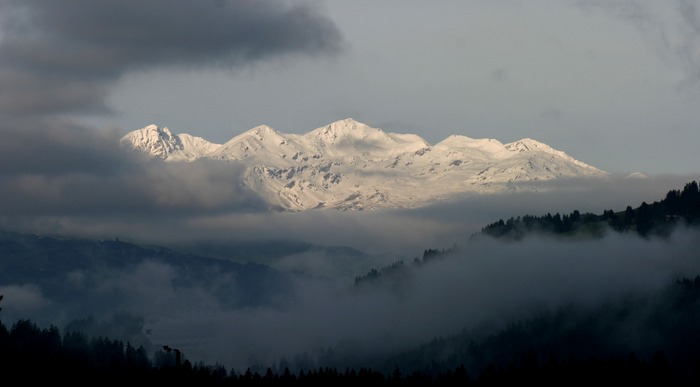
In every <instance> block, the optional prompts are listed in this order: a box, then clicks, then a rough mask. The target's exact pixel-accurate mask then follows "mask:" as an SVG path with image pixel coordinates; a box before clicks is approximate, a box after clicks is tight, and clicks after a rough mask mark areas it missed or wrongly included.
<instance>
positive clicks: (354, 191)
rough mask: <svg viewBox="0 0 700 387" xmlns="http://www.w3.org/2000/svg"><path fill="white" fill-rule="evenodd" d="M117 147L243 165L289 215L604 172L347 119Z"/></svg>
mask: <svg viewBox="0 0 700 387" xmlns="http://www.w3.org/2000/svg"><path fill="white" fill-rule="evenodd" d="M122 144H123V145H125V146H129V147H131V148H132V149H136V150H139V151H143V152H147V153H149V154H151V155H153V156H154V157H159V158H161V159H163V160H166V161H171V162H187V161H192V160H196V159H201V158H208V159H213V160H221V162H229V163H242V164H244V165H245V166H246V168H247V169H246V170H247V173H246V175H245V182H244V183H245V184H246V185H247V186H249V187H250V188H251V189H253V190H255V191H256V192H258V193H259V194H260V195H262V196H263V197H264V198H266V199H267V200H268V202H269V203H270V205H271V206H273V207H278V208H282V209H286V210H292V211H298V210H306V209H312V208H337V209H353V210H359V209H376V208H387V207H393V208H414V207H420V206H423V205H426V204H429V203H435V202H436V201H439V200H445V199H449V198H452V197H455V196H458V195H461V194H465V193H470V192H476V193H493V192H499V191H503V190H513V189H524V188H523V186H521V185H520V184H519V183H528V182H532V181H542V180H551V179H557V178H562V177H595V176H604V175H607V173H606V172H603V171H601V170H599V169H597V168H595V167H592V166H590V165H588V164H585V163H583V162H581V161H578V160H576V159H574V158H572V157H571V156H569V155H567V154H566V153H564V152H562V151H559V150H556V149H553V148H551V147H550V146H548V145H546V144H543V143H541V142H538V141H535V140H533V139H529V138H526V139H522V140H520V141H516V142H512V143H509V144H503V143H501V142H499V141H498V140H494V139H473V138H469V137H466V136H460V135H453V136H450V137H448V138H446V139H445V140H443V141H441V142H440V143H438V144H435V145H431V144H429V143H428V142H427V141H425V140H424V139H422V138H421V137H419V136H417V135H414V134H397V133H386V132H384V131H382V130H381V129H378V128H372V127H370V126H367V125H365V124H363V123H360V122H357V121H355V120H353V119H345V120H340V121H336V122H333V123H331V124H329V125H326V126H323V127H320V128H317V129H315V130H312V131H310V132H308V133H306V134H284V133H280V132H278V131H276V130H274V129H273V128H270V127H269V126H265V125H262V126H257V127H255V128H253V129H250V130H248V131H247V132H245V133H242V134H240V135H238V136H236V137H234V138H232V139H231V140H229V141H228V142H226V143H224V144H214V143H211V142H208V141H206V140H204V139H202V138H200V137H194V136H190V135H188V134H173V133H171V132H170V130H169V129H168V128H160V127H158V126H156V125H149V126H146V127H144V128H142V129H138V130H135V131H133V132H130V133H128V134H127V135H126V136H124V137H123V138H122ZM232 183H233V182H232Z"/></svg>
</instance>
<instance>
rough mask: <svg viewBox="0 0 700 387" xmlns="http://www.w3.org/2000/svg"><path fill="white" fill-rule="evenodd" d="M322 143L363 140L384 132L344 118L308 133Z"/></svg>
mask: <svg viewBox="0 0 700 387" xmlns="http://www.w3.org/2000/svg"><path fill="white" fill-rule="evenodd" d="M308 134H309V135H310V136H312V137H316V138H318V139H319V140H321V141H323V142H324V143H328V144H335V143H338V142H340V141H342V140H344V139H347V138H352V139H365V138H368V137H370V136H373V135H382V134H384V132H383V131H382V130H381V129H378V128H371V127H369V126H368V125H365V124H363V123H361V122H358V121H355V120H354V119H352V118H346V119H344V120H339V121H335V122H332V123H330V124H328V125H326V126H322V127H320V128H318V129H316V130H313V131H311V132H309V133H308Z"/></svg>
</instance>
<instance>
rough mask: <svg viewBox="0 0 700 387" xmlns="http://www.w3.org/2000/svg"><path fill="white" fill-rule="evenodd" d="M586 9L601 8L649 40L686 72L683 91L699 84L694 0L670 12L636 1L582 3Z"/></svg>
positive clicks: (699, 36)
mask: <svg viewBox="0 0 700 387" xmlns="http://www.w3.org/2000/svg"><path fill="white" fill-rule="evenodd" d="M577 4H578V5H579V6H581V7H582V8H583V9H586V10H595V9H601V10H604V11H605V12H609V13H610V14H612V15H614V16H616V17H619V18H621V19H623V20H626V21H628V22H630V23H632V25H634V27H635V28H637V29H638V30H639V31H640V32H642V33H643V34H644V36H645V37H647V39H648V40H649V42H650V44H652V45H653V47H654V48H655V49H656V51H657V52H658V53H659V55H660V56H661V57H662V58H664V59H665V60H666V61H667V62H669V63H671V64H672V65H674V66H678V67H679V68H680V69H681V70H682V71H683V73H684V79H683V80H682V81H681V83H680V84H679V87H680V88H681V89H684V88H688V87H695V86H697V85H698V84H699V82H700V8H698V4H697V2H696V1H695V0H676V1H675V7H672V8H671V12H670V13H668V12H657V11H658V10H657V9H654V7H655V6H657V4H653V3H648V2H640V1H637V0H625V1H616V2H610V1H599V0H579V1H577Z"/></svg>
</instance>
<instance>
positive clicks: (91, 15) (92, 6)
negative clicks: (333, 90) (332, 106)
mask: <svg viewBox="0 0 700 387" xmlns="http://www.w3.org/2000/svg"><path fill="white" fill-rule="evenodd" d="M0 9H2V15H1V16H0V18H1V19H0V25H2V26H3V31H2V41H1V42H0V83H2V85H3V88H2V90H0V106H1V107H2V112H4V113H8V112H10V113H13V114H38V113H42V114H44V113H65V112H71V111H72V112H76V111H78V112H85V111H104V110H107V109H108V108H107V106H105V104H104V96H105V90H106V89H105V86H106V84H107V83H109V82H112V81H115V80H117V79H119V78H120V77H121V76H122V75H124V74H125V73H127V72H129V71H134V70H146V69H150V68H154V67H174V68H193V67H194V68H203V67H216V68H237V67H240V66H244V65H247V64H250V63H253V62H256V61H259V60H264V59H270V58H275V57H281V56H284V55H289V54H304V55H313V54H331V55H332V54H335V53H338V52H339V51H340V50H341V48H342V45H343V39H342V37H341V35H340V32H339V30H338V29H337V28H336V26H335V25H334V24H333V23H332V22H331V21H330V20H329V19H328V18H326V17H325V16H323V15H322V14H321V13H320V12H318V10H317V9H316V8H314V7H312V6H311V5H308V4H305V3H289V2H282V1H272V2H265V3H258V2H252V1H222V0H206V1H197V2H191V1H182V0H177V1H169V2H167V3H163V2H160V1H155V0H146V1H140V0H139V1H131V0H129V1H100V2H94V1H89V0H71V1H68V2H46V1H14V0H3V1H2V3H0Z"/></svg>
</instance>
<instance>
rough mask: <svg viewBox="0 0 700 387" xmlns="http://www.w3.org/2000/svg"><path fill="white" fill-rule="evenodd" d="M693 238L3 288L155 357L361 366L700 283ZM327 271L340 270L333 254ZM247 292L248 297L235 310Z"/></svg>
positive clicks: (98, 274)
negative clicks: (361, 265) (416, 262)
mask: <svg viewBox="0 0 700 387" xmlns="http://www.w3.org/2000/svg"><path fill="white" fill-rule="evenodd" d="M698 237H700V232H699V231H698V230H697V229H678V230H676V231H675V232H674V233H673V234H671V235H670V236H669V237H668V238H649V239H643V238H640V237H638V236H635V235H633V234H619V233H614V232H610V233H607V234H606V236H604V237H603V238H600V239H590V240H577V241H565V240H559V239H554V238H550V237H546V236H542V235H533V236H528V237H526V238H525V239H523V240H521V241H519V242H508V243H506V242H502V241H499V240H496V239H492V238H477V239H473V240H472V241H470V242H469V243H466V244H463V245H460V248H459V249H458V250H457V252H456V253H454V254H451V255H447V256H444V257H442V258H440V259H434V260H431V261H430V262H428V263H425V264H423V265H420V266H415V267H414V266H412V265H410V264H408V262H407V270H405V271H404V272H403V273H402V275H401V276H399V277H394V278H392V279H391V280H390V281H379V282H377V283H375V284H374V285H372V286H362V287H356V286H354V285H353V283H352V282H351V281H345V280H338V278H333V277H330V276H318V275H308V273H306V274H305V273H294V274H290V273H289V272H284V273H282V272H277V274H275V272H273V271H270V272H269V275H267V276H258V277H255V278H257V279H256V280H254V281H252V282H248V283H247V284H246V283H243V282H241V281H243V280H245V279H246V278H253V277H250V274H249V275H247V276H246V277H236V276H235V275H232V273H231V272H229V271H220V270H213V269H212V270H206V271H203V272H205V273H206V275H204V276H202V277H201V278H200V279H199V280H195V279H194V278H195V277H193V276H192V275H191V274H189V275H188V274H187V273H191V271H192V270H195V269H194V268H195V267H196V265H195V264H194V261H192V262H189V263H187V265H186V266H185V267H189V269H187V270H185V271H183V267H182V266H180V265H179V264H176V263H174V262H171V263H167V262H163V261H160V260H155V259H148V258H144V259H143V260H137V261H135V262H133V263H132V264H129V265H122V266H120V267H112V268H109V267H104V268H102V270H87V269H85V270H80V269H74V270H71V271H69V272H67V273H66V274H65V276H64V277H59V278H58V279H57V280H60V281H63V283H64V284H65V289H64V292H65V293H64V294H66V293H69V292H70V294H71V297H63V298H61V297H60V296H61V294H55V293H51V292H48V291H46V290H45V288H44V287H43V286H44V285H43V284H42V283H41V282H40V281H37V282H36V283H29V282H26V283H6V284H3V286H2V287H1V288H0V293H2V294H4V295H5V299H4V300H3V310H2V313H3V315H2V317H3V321H8V319H11V318H14V317H26V318H37V319H39V321H42V322H50V321H54V322H63V323H64V324H68V323H69V322H71V321H74V320H75V319H84V318H87V317H88V316H90V317H91V318H93V319H94V320H95V321H96V322H100V324H103V327H102V328H103V332H105V329H106V328H107V327H109V328H110V329H111V330H110V332H113V333H117V334H119V333H121V334H123V333H124V328H123V326H124V324H125V323H126V324H129V326H130V327H131V330H130V332H131V336H129V337H132V338H133V339H138V340H146V341H148V343H150V344H151V345H152V346H153V347H152V348H159V346H161V345H169V346H171V347H174V348H178V349H180V350H181V351H182V352H183V354H185V356H187V357H188V358H189V359H191V360H194V361H200V360H201V361H204V362H205V363H208V364H214V363H218V364H224V365H226V366H227V367H232V368H235V369H237V370H244V369H245V368H246V367H249V366H269V365H273V364H274V365H278V366H279V365H280V364H287V365H288V366H290V367H302V368H303V367H313V366H322V365H323V364H324V363H325V364H343V365H346V366H356V367H361V366H363V365H374V364H378V363H380V362H381V361H382V360H383V359H386V358H389V357H391V356H393V355H396V354H397V353H400V352H402V351H407V350H410V349H412V348H414V347H416V346H418V345H420V344H422V343H425V342H429V341H431V340H432V339H434V338H437V337H445V336H448V335H452V334H456V333H459V332H461V331H463V330H465V329H470V330H474V331H477V332H495V331H497V330H498V329H501V328H503V327H506V326H507V325H508V324H509V323H510V322H513V321H517V320H519V319H523V318H529V317H532V316H535V315H537V314H538V313H541V312H543V311H547V310H552V309H554V308H557V307H560V306H565V305H581V306H595V305H599V304H600V303H603V302H609V301H614V300H619V299H621V298H623V297H626V296H629V295H644V294H648V293H650V292H654V291H658V290H660V289H662V288H663V287H664V286H667V285H668V284H669V283H671V282H672V281H674V280H675V279H678V278H693V277H695V276H696V275H698V274H700V256H698V252H697V248H696V241H697V240H698ZM316 258H318V257H316ZM325 262H326V264H327V265H332V264H333V263H334V262H337V261H334V260H333V257H332V256H328V257H327V260H326V261H325ZM265 270H266V271H267V270H268V269H265ZM195 271H197V270H195ZM329 272H331V270H329ZM251 289H253V290H251ZM254 289H257V290H254ZM246 294H247V295H248V296H249V297H252V299H254V300H255V302H248V303H244V304H242V303H240V302H236V300H240V299H241V297H242V296H243V295H246ZM631 313H635V311H631ZM120 316H121V317H120ZM125 316H126V317H125ZM128 316H133V317H132V318H128ZM74 326H75V325H74ZM78 326H80V325H78ZM82 326H87V325H86V324H83V325H82Z"/></svg>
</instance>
